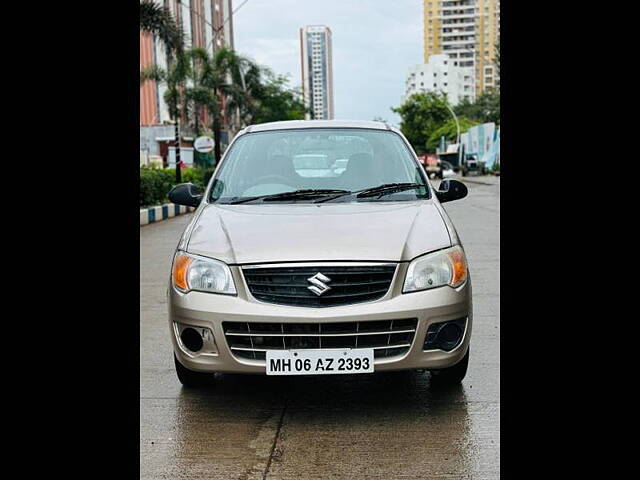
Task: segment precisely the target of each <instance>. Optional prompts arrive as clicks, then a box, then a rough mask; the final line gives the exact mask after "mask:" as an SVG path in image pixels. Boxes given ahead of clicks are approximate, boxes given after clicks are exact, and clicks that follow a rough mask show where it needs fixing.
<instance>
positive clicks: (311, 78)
mask: <svg viewBox="0 0 640 480" xmlns="http://www.w3.org/2000/svg"><path fill="white" fill-rule="evenodd" d="M332 62H333V59H332V51H331V30H330V29H329V27H326V26H324V25H309V26H306V27H303V28H301V29H300V63H301V66H302V96H303V100H304V105H305V107H307V109H308V110H309V112H308V113H307V115H306V118H307V120H309V119H314V120H332V119H333V115H334V113H333V112H334V110H333V63H332Z"/></svg>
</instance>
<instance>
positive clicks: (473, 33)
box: [423, 0, 500, 95]
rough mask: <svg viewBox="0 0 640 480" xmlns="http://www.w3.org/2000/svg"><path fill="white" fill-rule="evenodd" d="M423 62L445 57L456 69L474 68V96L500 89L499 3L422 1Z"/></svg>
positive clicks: (490, 0)
mask: <svg viewBox="0 0 640 480" xmlns="http://www.w3.org/2000/svg"><path fill="white" fill-rule="evenodd" d="M423 1H424V61H425V63H427V62H428V61H429V57H430V56H431V55H436V54H442V53H446V54H447V55H449V57H450V58H451V60H452V61H453V63H454V65H455V66H461V67H471V68H473V70H474V76H475V94H476V95H479V94H480V93H481V92H483V91H484V89H485V88H489V87H495V86H497V85H499V78H498V71H497V68H496V66H495V64H494V62H493V60H494V58H495V45H496V43H497V41H498V39H499V38H500V0H423Z"/></svg>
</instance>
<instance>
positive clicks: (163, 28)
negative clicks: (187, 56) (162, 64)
mask: <svg viewBox="0 0 640 480" xmlns="http://www.w3.org/2000/svg"><path fill="white" fill-rule="evenodd" d="M140 30H141V31H143V32H149V33H151V34H152V35H154V36H156V37H158V38H159V39H160V40H162V43H164V45H165V47H166V49H167V53H168V54H169V55H170V56H173V55H174V54H176V53H177V52H180V51H181V50H182V48H183V45H184V33H183V31H182V28H181V27H180V26H179V25H178V24H177V23H176V21H175V19H174V18H173V14H172V13H171V10H169V9H168V8H167V7H164V6H160V5H158V4H157V3H155V2H154V1H153V0H142V1H141V2H140Z"/></svg>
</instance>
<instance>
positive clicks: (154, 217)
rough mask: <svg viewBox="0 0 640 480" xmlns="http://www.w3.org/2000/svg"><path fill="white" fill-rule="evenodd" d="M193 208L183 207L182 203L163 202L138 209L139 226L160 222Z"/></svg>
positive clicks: (188, 211)
mask: <svg viewBox="0 0 640 480" xmlns="http://www.w3.org/2000/svg"><path fill="white" fill-rule="evenodd" d="M194 210H195V208H194V207H185V206H184V205H176V204H175V203H165V204H164V205H158V206H157V207H149V208H141V209H140V226H142V225H148V224H150V223H155V222H161V221H162V220H166V219H168V218H171V217H176V216H178V215H182V214H184V213H190V212H193V211H194Z"/></svg>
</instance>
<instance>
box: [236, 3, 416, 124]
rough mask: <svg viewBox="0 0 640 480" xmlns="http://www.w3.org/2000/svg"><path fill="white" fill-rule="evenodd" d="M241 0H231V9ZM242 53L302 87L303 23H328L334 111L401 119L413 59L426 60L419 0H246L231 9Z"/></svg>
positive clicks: (349, 115) (341, 116)
mask: <svg viewBox="0 0 640 480" xmlns="http://www.w3.org/2000/svg"><path fill="white" fill-rule="evenodd" d="M243 1H244V0H233V8H236V7H238V6H240V5H241V4H242V2H243ZM233 22H234V23H233V28H234V42H235V48H236V50H237V51H238V53H241V54H244V55H247V56H249V57H251V58H253V59H254V60H255V61H257V62H258V63H260V64H263V65H266V66H269V67H271V68H272V69H273V70H274V71H275V72H276V73H280V74H289V75H290V83H291V85H292V86H300V84H301V78H300V76H301V73H300V69H301V67H300V39H299V29H300V27H302V26H305V25H326V26H328V27H329V28H330V29H331V32H332V33H333V82H334V96H335V98H334V102H335V118H337V119H354V120H373V118H374V117H382V118H384V119H386V120H388V121H389V122H390V123H392V124H395V125H397V124H398V123H399V117H398V115H396V114H395V113H393V112H391V110H390V107H392V106H393V107H396V106H398V105H399V104H400V97H401V96H402V95H403V93H404V82H405V77H406V74H407V70H408V68H409V66H411V65H412V64H416V63H422V61H423V60H422V52H423V50H422V28H423V25H422V1H420V0H248V1H247V3H246V4H245V5H242V7H241V8H240V9H239V10H238V11H237V12H236V13H235V14H234V18H233Z"/></svg>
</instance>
